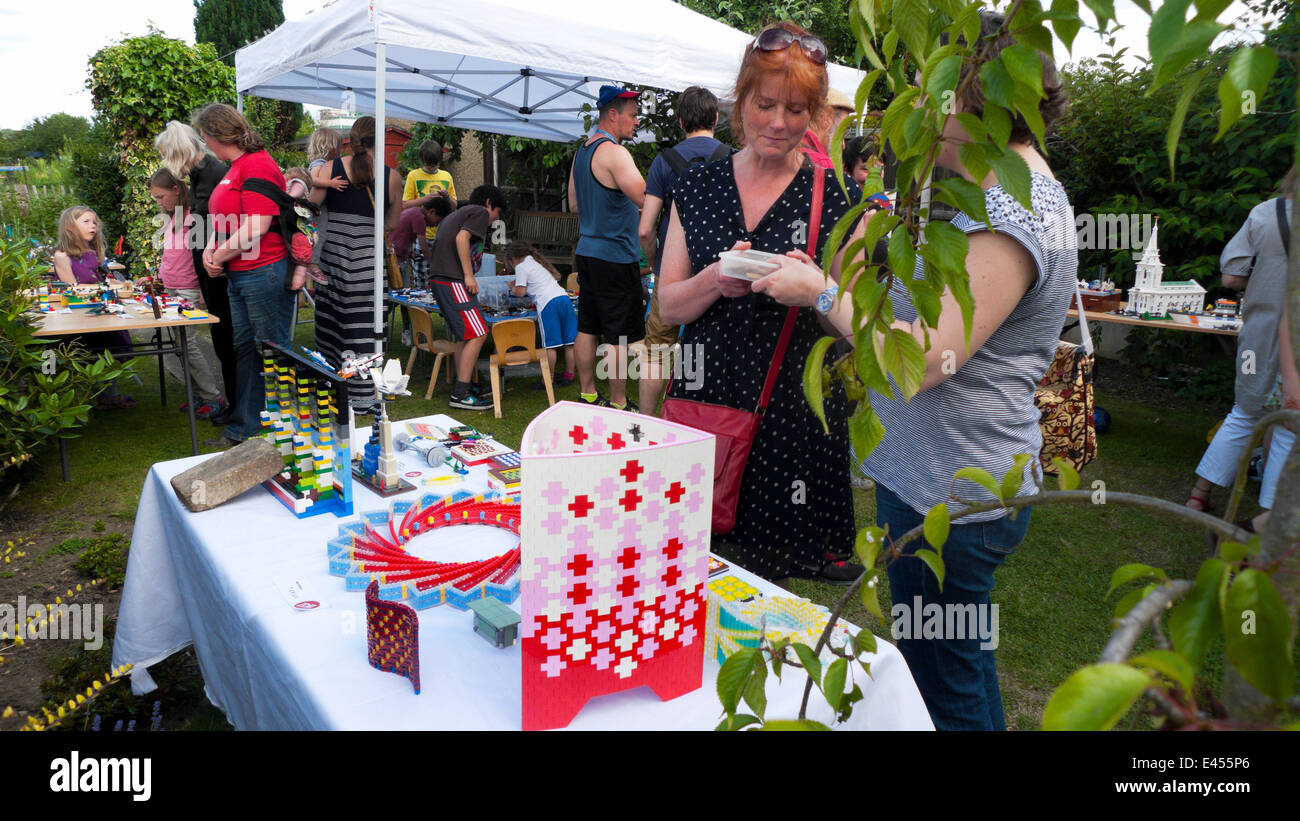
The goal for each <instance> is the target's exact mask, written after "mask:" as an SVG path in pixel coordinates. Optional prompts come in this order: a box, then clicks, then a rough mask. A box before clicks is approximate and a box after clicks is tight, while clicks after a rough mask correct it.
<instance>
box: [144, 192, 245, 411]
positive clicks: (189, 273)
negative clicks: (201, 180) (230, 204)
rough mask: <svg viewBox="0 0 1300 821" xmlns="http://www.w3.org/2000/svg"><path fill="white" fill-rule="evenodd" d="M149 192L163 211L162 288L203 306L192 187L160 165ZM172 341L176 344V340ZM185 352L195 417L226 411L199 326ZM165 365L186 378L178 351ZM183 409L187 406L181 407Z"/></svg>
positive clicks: (186, 337) (160, 266) (186, 339)
mask: <svg viewBox="0 0 1300 821" xmlns="http://www.w3.org/2000/svg"><path fill="white" fill-rule="evenodd" d="M149 195H150V196H151V197H153V201H154V204H156V205H157V206H158V210H159V211H161V212H162V214H161V217H162V225H161V228H162V232H161V235H162V255H161V258H160V261H159V263H158V277H159V278H160V279H161V280H162V284H163V288H164V289H165V290H166V292H167V294H168V296H174V297H176V298H178V299H183V300H185V301H186V302H189V303H190V304H192V305H203V298H202V295H201V294H200V293H199V274H198V271H196V270H195V268H194V254H193V252H192V249H191V248H190V247H189V243H188V242H187V238H188V237H189V236H190V234H191V229H192V227H193V217H192V215H191V214H190V192H189V187H188V186H187V185H185V183H183V182H181V181H180V180H179V179H177V178H176V176H175V175H174V174H172V172H171V171H170V170H169V169H167V168H159V169H158V170H157V171H155V172H154V173H153V176H151V177H150V178H149ZM155 224H157V223H155ZM172 341H173V345H175V339H173V340H172ZM185 351H186V358H187V359H188V360H189V366H190V367H189V380H190V390H191V392H192V394H193V395H194V397H195V398H196V399H197V400H198V403H199V404H198V407H197V408H195V410H194V416H195V417H196V418H199V419H207V418H209V417H210V416H212V415H213V414H214V413H220V412H222V411H223V410H225V408H226V400H225V398H224V397H222V395H221V388H220V387H218V385H217V379H216V375H215V374H214V373H213V370H212V366H211V365H210V364H209V363H208V359H207V357H206V356H204V355H203V351H202V349H200V348H199V338H198V333H197V329H195V332H192V333H188V334H186V335H185ZM164 364H165V365H166V366H167V372H168V373H170V374H171V375H172V376H173V377H175V378H176V379H177V380H178V381H179V380H181V379H183V378H184V377H185V371H184V369H183V367H182V366H181V356H180V353H179V352H177V353H175V354H173V355H172V356H169V357H167V359H166V360H165V363H164ZM182 410H185V408H184V407H182Z"/></svg>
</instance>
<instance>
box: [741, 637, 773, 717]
mask: <svg viewBox="0 0 1300 821" xmlns="http://www.w3.org/2000/svg"><path fill="white" fill-rule="evenodd" d="M766 686H767V664H766V663H765V662H764V661H763V654H762V653H758V654H756V655H755V657H754V668H753V675H752V676H750V677H749V680H748V681H746V682H745V689H744V690H743V692H742V697H743V698H744V699H745V703H746V704H748V705H749V709H751V710H753V711H754V714H755V715H757V716H758V717H759V718H763V714H764V713H766V712H767V693H766V692H765V691H764V688H765V687H766Z"/></svg>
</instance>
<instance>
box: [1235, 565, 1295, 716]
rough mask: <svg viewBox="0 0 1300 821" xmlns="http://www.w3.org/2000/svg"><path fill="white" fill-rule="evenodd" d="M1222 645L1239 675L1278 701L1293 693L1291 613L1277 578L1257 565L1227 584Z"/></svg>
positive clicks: (1293, 667)
mask: <svg viewBox="0 0 1300 821" xmlns="http://www.w3.org/2000/svg"><path fill="white" fill-rule="evenodd" d="M1223 649H1224V651H1225V653H1226V655H1227V657H1228V663H1229V664H1231V665H1232V666H1233V667H1235V668H1236V670H1237V672H1238V673H1240V674H1241V677H1242V678H1244V679H1245V680H1246V681H1248V682H1250V684H1251V685H1252V686H1253V687H1255V689H1257V690H1259V691H1260V692H1261V693H1264V694H1265V695H1267V696H1268V697H1270V698H1272V699H1273V700H1274V701H1275V702H1277V703H1278V704H1282V703H1283V702H1285V701H1286V700H1287V699H1288V698H1290V696H1291V692H1292V690H1293V689H1294V686H1295V666H1294V664H1293V663H1292V661H1291V618H1290V616H1289V615H1287V610H1286V605H1285V604H1283V603H1282V597H1281V596H1279V595H1278V592H1277V588H1276V587H1274V586H1273V580H1272V579H1270V578H1269V577H1268V574H1267V573H1264V572H1262V571H1259V570H1255V569H1253V568H1251V569H1247V570H1243V571H1241V572H1240V573H1238V574H1237V577H1236V578H1235V579H1233V580H1232V586H1231V587H1229V588H1228V603H1227V607H1226V608H1225V609H1224V612H1223Z"/></svg>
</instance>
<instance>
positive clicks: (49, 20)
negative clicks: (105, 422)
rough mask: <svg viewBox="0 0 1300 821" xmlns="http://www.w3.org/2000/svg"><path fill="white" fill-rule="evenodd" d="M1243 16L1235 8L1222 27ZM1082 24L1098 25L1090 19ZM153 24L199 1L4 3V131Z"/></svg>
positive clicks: (1132, 53) (68, 98) (1135, 28)
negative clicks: (98, 55) (104, 53)
mask: <svg viewBox="0 0 1300 821" xmlns="http://www.w3.org/2000/svg"><path fill="white" fill-rule="evenodd" d="M607 1H608V0H607ZM338 2H345V3H348V2H351V3H355V2H365V0H338ZM538 2H545V0H538ZM1154 2H1155V3H1156V4H1158V2H1159V0H1154ZM324 5H325V0H284V14H285V18H286V19H289V20H297V19H301V18H303V17H304V16H306V15H307V14H308V13H309V12H311V11H313V10H315V9H318V8H320V7H322V6H324ZM1081 6H1082V4H1081ZM1115 9H1116V15H1117V16H1118V18H1119V20H1120V21H1121V22H1123V23H1126V24H1127V26H1128V27H1127V28H1126V29H1124V30H1122V31H1120V32H1119V34H1118V36H1117V43H1116V45H1117V47H1125V46H1127V47H1128V48H1129V52H1128V54H1127V55H1126V59H1127V60H1128V61H1129V62H1130V63H1135V62H1136V60H1137V59H1138V58H1140V57H1145V56H1146V54H1147V48H1146V34H1145V31H1146V27H1147V19H1146V14H1145V13H1143V12H1142V11H1141V10H1139V9H1138V8H1137V7H1136V6H1134V5H1133V3H1132V2H1130V0H1117V2H1116V3H1115ZM1243 11H1244V6H1242V5H1241V3H1240V2H1234V3H1233V4H1232V6H1231V7H1230V8H1229V10H1228V14H1227V15H1225V17H1224V18H1222V19H1233V18H1234V17H1236V16H1239V15H1240V14H1241V13H1242V12H1243ZM1083 16H1084V17H1085V19H1087V20H1088V21H1089V22H1092V21H1091V18H1090V16H1089V13H1087V12H1084V15H1083ZM151 23H152V25H153V26H154V27H156V28H157V29H159V30H160V31H162V32H163V33H164V34H166V35H168V36H170V37H176V38H178V39H182V40H185V41H186V42H188V43H193V42H194V4H193V2H192V0H0V77H4V78H5V83H4V93H3V96H0V128H14V129H17V128H22V127H24V126H25V125H27V124H28V123H29V122H31V121H32V120H33V119H35V118H38V117H45V116H48V115H50V114H55V113H58V112H60V111H63V112H67V113H68V114H74V115H78V116H82V117H87V118H89V117H90V116H91V114H92V113H93V112H92V110H91V104H90V92H88V91H87V90H86V88H85V82H86V67H87V62H88V60H89V58H90V56H91V55H92V54H94V53H95V52H96V51H98V50H99V49H101V48H103V47H104V46H106V45H110V44H112V43H114V42H117V41H119V40H121V39H122V38H123V37H124V36H133V35H139V34H144V33H146V32H147V30H148V27H149V25H150V24H151ZM1106 50H1107V49H1106V47H1105V46H1104V44H1103V43H1102V41H1101V39H1100V38H1099V37H1098V36H1097V35H1096V34H1095V33H1094V32H1090V31H1088V30H1086V29H1084V30H1081V31H1080V32H1079V35H1078V38H1077V39H1076V41H1075V44H1074V49H1073V54H1072V55H1070V54H1067V53H1065V51H1064V49H1059V50H1058V53H1057V55H1056V57H1057V62H1058V63H1065V62H1069V61H1070V60H1071V59H1076V60H1077V59H1080V58H1082V57H1088V56H1094V57H1095V56H1097V55H1099V54H1101V53H1103V52H1104V51H1106Z"/></svg>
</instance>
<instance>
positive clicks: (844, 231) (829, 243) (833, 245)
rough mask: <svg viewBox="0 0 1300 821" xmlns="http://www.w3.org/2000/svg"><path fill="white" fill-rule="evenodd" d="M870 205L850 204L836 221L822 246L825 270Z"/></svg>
mask: <svg viewBox="0 0 1300 821" xmlns="http://www.w3.org/2000/svg"><path fill="white" fill-rule="evenodd" d="M844 122H845V123H847V122H848V119H847V118H846V119H845V120H844ZM843 124H844V123H840V125H843ZM842 160H843V157H842V156H841V161H842ZM869 207H875V206H874V205H872V203H870V202H867V201H865V200H864V201H863V202H860V203H858V204H857V205H853V206H850V208H849V210H848V211H845V212H844V216H842V217H840V218H839V219H837V220H836V221H835V227H834V228H832V229H831V233H830V236H829V237H827V238H826V243H825V245H824V246H822V260H821V265H822V270H823V271H830V270H831V267H832V265H833V264H834V262H835V255H836V254H838V253H839V252H840V248H842V247H843V246H844V237H846V236H848V233H849V230H850V229H851V228H852V227H853V224H854V223H856V222H857V221H858V219H859V218H860V217H861V216H862V214H863V212H864V211H866V210H867V208H869ZM873 216H874V215H873ZM827 284H828V285H829V284H831V283H829V282H828V283H827Z"/></svg>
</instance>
